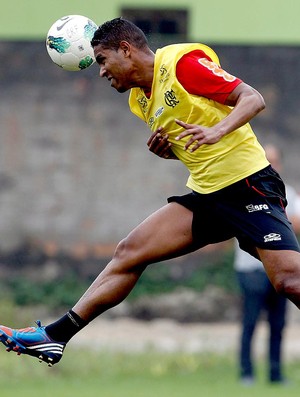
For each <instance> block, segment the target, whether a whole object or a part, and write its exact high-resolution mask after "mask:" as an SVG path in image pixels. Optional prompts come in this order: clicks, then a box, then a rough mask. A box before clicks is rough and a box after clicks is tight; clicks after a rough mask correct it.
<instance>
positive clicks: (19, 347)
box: [0, 321, 66, 367]
mask: <svg viewBox="0 0 300 397" xmlns="http://www.w3.org/2000/svg"><path fill="white" fill-rule="evenodd" d="M36 323H37V327H28V328H24V329H12V328H8V327H5V326H4V325H0V342H2V343H3V344H4V346H6V350H7V351H8V352H9V351H11V350H13V351H14V352H16V353H17V354H18V355H20V354H29V355H30V356H33V357H37V358H38V359H39V360H40V362H42V361H44V362H45V363H47V364H48V366H49V367H52V365H53V364H56V363H58V362H59V360H60V359H61V358H62V355H63V351H64V349H65V347H66V343H64V342H56V341H54V340H53V339H51V338H50V337H49V336H48V335H47V333H46V331H45V327H42V326H41V322H40V321H37V322H36Z"/></svg>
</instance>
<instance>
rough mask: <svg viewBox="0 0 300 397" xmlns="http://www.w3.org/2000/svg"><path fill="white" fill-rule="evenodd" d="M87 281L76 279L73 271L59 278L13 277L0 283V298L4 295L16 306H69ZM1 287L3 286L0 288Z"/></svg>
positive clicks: (53, 307) (54, 307)
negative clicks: (46, 279) (34, 279)
mask: <svg viewBox="0 0 300 397" xmlns="http://www.w3.org/2000/svg"><path fill="white" fill-rule="evenodd" d="M88 285H89V281H88V280H82V279H78V278H77V277H76V276H75V275H74V274H73V273H71V274H66V275H65V276H64V277H63V278H61V279H59V280H49V281H40V280H39V281H32V280H30V278H26V277H15V278H11V279H9V280H7V281H5V282H4V281H2V282H1V283H0V289H1V290H2V292H1V293H0V298H1V297H4V296H5V299H9V300H10V301H11V302H12V303H13V304H15V305H16V306H32V305H40V304H42V303H44V304H45V303H46V304H47V306H48V307H49V308H50V309H56V308H59V307H70V306H72V305H73V304H74V302H76V301H77V300H78V298H79V297H80V296H81V295H82V293H83V292H84V291H85V289H86V288H87V287H88ZM2 287H3V288H2Z"/></svg>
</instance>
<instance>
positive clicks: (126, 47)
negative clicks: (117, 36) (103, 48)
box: [119, 40, 131, 57]
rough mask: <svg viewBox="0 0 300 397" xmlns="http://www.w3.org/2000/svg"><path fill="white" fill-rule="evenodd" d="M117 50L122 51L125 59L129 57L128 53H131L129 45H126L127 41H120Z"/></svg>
mask: <svg viewBox="0 0 300 397" xmlns="http://www.w3.org/2000/svg"><path fill="white" fill-rule="evenodd" d="M119 48H120V49H121V50H122V51H123V53H124V55H125V57H128V56H129V55H130V53H131V45H130V44H129V43H128V41H125V40H122V41H121V42H120V47H119Z"/></svg>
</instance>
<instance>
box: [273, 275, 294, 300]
mask: <svg viewBox="0 0 300 397" xmlns="http://www.w3.org/2000/svg"><path fill="white" fill-rule="evenodd" d="M273 286H274V288H275V290H276V292H277V293H279V294H280V295H283V296H286V297H287V298H290V297H291V296H295V295H297V294H298V293H299V292H300V274H295V273H293V272H289V273H282V274H281V273H279V274H277V276H276V277H275V280H274V282H273Z"/></svg>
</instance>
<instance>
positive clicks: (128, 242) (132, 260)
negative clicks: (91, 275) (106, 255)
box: [113, 236, 142, 267]
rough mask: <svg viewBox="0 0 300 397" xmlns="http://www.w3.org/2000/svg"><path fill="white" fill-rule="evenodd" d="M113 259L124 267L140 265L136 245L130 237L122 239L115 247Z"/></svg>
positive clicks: (140, 261)
mask: <svg viewBox="0 0 300 397" xmlns="http://www.w3.org/2000/svg"><path fill="white" fill-rule="evenodd" d="M113 259H114V260H115V261H116V262H118V263H120V264H123V265H126V267H134V266H137V265H139V264H142V258H141V254H140V252H139V249H138V247H137V245H136V244H135V242H134V239H132V238H131V237H130V236H128V237H126V238H124V239H123V240H121V241H120V242H119V244H118V245H117V247H116V250H115V253H114V256H113Z"/></svg>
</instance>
